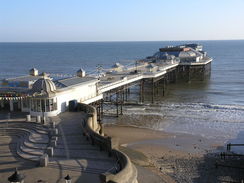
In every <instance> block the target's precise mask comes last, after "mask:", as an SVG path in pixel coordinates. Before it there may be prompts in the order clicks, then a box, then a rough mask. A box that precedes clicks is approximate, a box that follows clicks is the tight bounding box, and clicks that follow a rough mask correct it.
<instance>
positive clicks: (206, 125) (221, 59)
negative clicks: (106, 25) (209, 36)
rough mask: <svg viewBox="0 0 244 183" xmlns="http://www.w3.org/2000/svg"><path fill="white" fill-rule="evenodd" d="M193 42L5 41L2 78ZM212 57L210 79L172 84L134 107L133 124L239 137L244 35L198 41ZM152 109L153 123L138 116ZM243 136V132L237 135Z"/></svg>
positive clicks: (243, 127) (243, 121)
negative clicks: (164, 93)
mask: <svg viewBox="0 0 244 183" xmlns="http://www.w3.org/2000/svg"><path fill="white" fill-rule="evenodd" d="M182 43H188V42H177V41H173V42H168V41H167V42H99V43H98V42H93V43H0V64H1V65H0V78H6V77H14V76H19V75H25V74H27V73H28V70H29V69H30V68H32V67H36V68H37V69H39V70H40V71H42V72H43V71H45V72H48V73H56V74H62V75H66V74H67V75H68V74H71V75H72V74H75V72H76V70H78V69H79V68H80V67H82V68H84V69H85V70H87V71H88V72H93V71H94V70H95V69H96V66H97V65H98V64H101V65H102V66H103V67H104V68H107V67H109V66H111V65H112V64H113V63H115V62H120V63H122V64H129V63H132V62H133V60H135V59H139V58H144V57H146V56H149V55H152V54H153V53H155V52H156V51H157V50H158V48H159V47H163V46H167V45H177V44H182ZM197 43H200V44H202V45H203V46H204V49H205V50H206V51H207V52H208V54H209V55H210V56H211V57H213V59H214V61H213V63H212V73H211V78H210V79H209V80H208V81H205V82H198V83H181V84H172V85H170V86H169V88H168V94H167V96H166V97H161V98H159V102H158V104H157V105H153V106H148V105H145V106H142V107H140V108H134V109H129V110H128V111H127V115H129V116H131V118H132V119H135V120H131V121H130V122H129V123H130V124H132V125H138V126H146V127H150V128H155V129H162V130H166V131H173V132H183V133H192V134H199V135H202V136H205V137H208V138H212V137H214V138H220V139H221V138H224V139H226V140H230V139H238V138H239V137H240V136H242V131H244V41H242V40H240V41H198V42H197ZM143 115H151V116H155V117H152V118H150V122H148V123H140V122H139V121H140V120H139V121H138V120H136V119H137V118H138V116H143ZM237 137H238V138H237Z"/></svg>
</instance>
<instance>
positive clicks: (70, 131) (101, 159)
mask: <svg viewBox="0 0 244 183" xmlns="http://www.w3.org/2000/svg"><path fill="white" fill-rule="evenodd" d="M0 115H1V117H0V118H1V119H2V120H1V121H4V120H3V118H5V117H6V114H0ZM19 117H21V116H19ZM82 119H85V114H82V113H78V112H77V113H69V112H66V113H63V114H61V115H60V116H58V117H56V118H55V119H54V120H56V121H57V123H58V124H57V126H58V129H59V137H58V143H57V147H56V149H55V151H54V157H53V158H50V161H51V162H50V164H49V165H48V167H39V166H38V163H37V162H33V161H28V160H25V159H23V158H21V157H20V156H19V155H18V154H17V153H16V152H17V148H18V146H17V142H18V140H19V138H18V137H17V136H15V135H11V136H0V138H1V140H0V183H6V182H7V179H8V177H9V176H10V175H11V174H12V173H13V172H14V169H15V168H16V167H17V168H18V170H19V171H20V172H21V173H22V174H24V176H25V182H26V183H35V182H49V183H63V182H64V177H65V176H66V175H67V174H69V175H70V176H71V177H72V180H73V182H77V183H78V182H94V183H96V182H99V174H100V173H103V172H106V171H108V170H109V169H110V170H111V169H113V167H115V166H116V160H115V159H112V158H109V157H108V155H107V153H105V152H101V151H100V150H99V148H97V147H96V146H92V145H90V143H89V142H87V141H86V139H85V137H84V136H83V135H82V128H81V120H82ZM16 121H18V119H16ZM9 123H11V120H10V121H9ZM37 152H38V149H37Z"/></svg>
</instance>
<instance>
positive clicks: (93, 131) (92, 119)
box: [78, 103, 137, 183]
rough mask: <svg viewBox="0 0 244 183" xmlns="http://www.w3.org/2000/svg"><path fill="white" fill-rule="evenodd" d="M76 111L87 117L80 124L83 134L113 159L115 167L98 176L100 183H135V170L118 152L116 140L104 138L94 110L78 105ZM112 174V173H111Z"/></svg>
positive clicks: (124, 156) (84, 105)
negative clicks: (115, 163)
mask: <svg viewBox="0 0 244 183" xmlns="http://www.w3.org/2000/svg"><path fill="white" fill-rule="evenodd" d="M78 110H79V111H83V112H85V113H86V115H87V120H84V121H83V122H82V127H83V134H84V135H85V136H86V137H87V140H89V141H90V142H91V144H93V145H97V146H99V147H100V149H101V150H104V151H106V152H108V156H112V157H115V158H116V160H117V164H118V166H117V167H114V169H111V170H110V171H108V172H105V173H103V174H101V175H100V180H101V183H137V170H136V168H135V166H134V165H133V164H132V163H131V161H130V159H129V157H128V156H127V155H126V154H124V153H123V152H121V151H119V150H118V145H119V143H118V140H117V139H115V138H111V137H109V136H104V134H103V126H102V125H101V124H99V123H98V122H97V113H96V109H95V108H94V107H92V106H89V105H86V104H81V103H79V104H78ZM111 172H112V173H111Z"/></svg>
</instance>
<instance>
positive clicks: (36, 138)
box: [28, 133, 49, 144]
mask: <svg viewBox="0 0 244 183" xmlns="http://www.w3.org/2000/svg"><path fill="white" fill-rule="evenodd" d="M28 140H29V141H30V142H32V143H37V144H48V143H49V137H48V135H44V134H43V135H41V134H38V133H32V134H31V135H30V136H29V139H28Z"/></svg>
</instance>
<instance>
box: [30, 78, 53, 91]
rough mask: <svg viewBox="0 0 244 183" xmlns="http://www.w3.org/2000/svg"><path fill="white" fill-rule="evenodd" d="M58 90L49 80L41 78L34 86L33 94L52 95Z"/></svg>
mask: <svg viewBox="0 0 244 183" xmlns="http://www.w3.org/2000/svg"><path fill="white" fill-rule="evenodd" d="M55 90H56V86H55V84H54V83H53V82H52V80H51V79H49V78H45V77H43V78H40V79H38V80H37V81H36V82H35V83H34V84H33V86H32V92H34V93H35V92H38V93H40V92H45V93H50V92H54V91H55Z"/></svg>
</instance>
